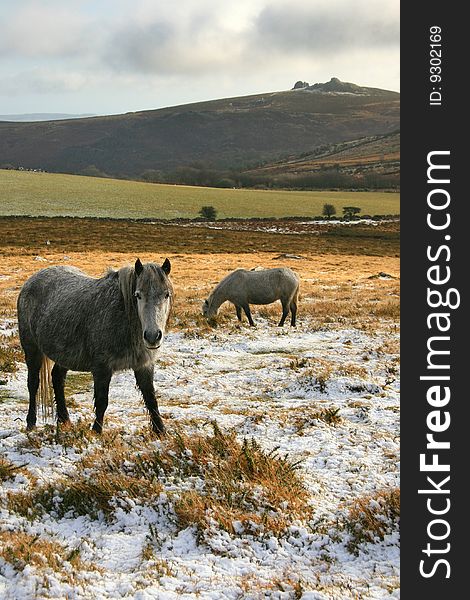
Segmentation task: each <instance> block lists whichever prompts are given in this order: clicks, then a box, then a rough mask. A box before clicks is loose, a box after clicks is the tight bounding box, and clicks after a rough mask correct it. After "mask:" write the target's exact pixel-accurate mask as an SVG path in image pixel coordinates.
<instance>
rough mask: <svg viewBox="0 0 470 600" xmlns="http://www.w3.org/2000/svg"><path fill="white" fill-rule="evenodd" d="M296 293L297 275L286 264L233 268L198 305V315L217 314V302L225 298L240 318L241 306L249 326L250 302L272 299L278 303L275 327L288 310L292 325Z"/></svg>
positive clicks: (221, 301) (282, 323) (263, 302)
mask: <svg viewBox="0 0 470 600" xmlns="http://www.w3.org/2000/svg"><path fill="white" fill-rule="evenodd" d="M298 296H299V277H298V275H297V274H296V273H294V271H291V269H288V268H287V267H281V268H277V269H261V270H259V271H258V270H257V271H247V270H245V269H237V270H236V271H232V273H230V274H229V275H227V277H225V278H224V279H222V281H221V282H220V283H219V284H218V285H217V286H216V287H215V288H214V289H213V290H212V292H211V293H210V294H209V297H208V298H207V300H205V301H204V304H203V306H202V314H203V315H204V316H205V317H207V318H208V319H213V318H214V317H215V316H216V315H217V311H218V310H219V307H220V305H221V304H222V303H223V302H225V301H226V300H228V301H229V302H232V303H233V304H234V305H235V310H236V312H237V318H238V320H239V321H241V320H242V309H243V310H244V311H245V314H246V316H247V318H248V321H249V323H250V325H254V321H253V318H252V316H251V311H250V304H271V303H272V302H275V301H276V300H280V301H281V303H282V317H281V320H280V321H279V327H282V326H283V325H284V321H285V320H286V318H287V315H288V314H289V310H290V313H291V325H292V326H293V327H295V323H296V316H297V302H298Z"/></svg>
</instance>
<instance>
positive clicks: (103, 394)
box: [93, 367, 112, 433]
mask: <svg viewBox="0 0 470 600" xmlns="http://www.w3.org/2000/svg"><path fill="white" fill-rule="evenodd" d="M111 375H112V371H111V370H110V369H108V368H106V367H103V368H101V369H97V370H96V371H93V382H94V397H95V414H96V418H95V422H94V423H93V431H95V432H96V433H101V432H102V431H103V419H104V413H105V412H106V409H107V408H108V395H109V384H110V382H111Z"/></svg>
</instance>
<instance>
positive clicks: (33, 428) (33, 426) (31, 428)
mask: <svg viewBox="0 0 470 600" xmlns="http://www.w3.org/2000/svg"><path fill="white" fill-rule="evenodd" d="M35 429H36V423H34V424H33V425H30V424H29V423H28V424H27V425H26V431H34V430H35Z"/></svg>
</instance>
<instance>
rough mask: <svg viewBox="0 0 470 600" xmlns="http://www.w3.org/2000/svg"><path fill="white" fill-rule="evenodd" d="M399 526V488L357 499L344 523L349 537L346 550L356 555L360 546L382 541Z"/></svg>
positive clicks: (384, 490) (380, 491)
mask: <svg viewBox="0 0 470 600" xmlns="http://www.w3.org/2000/svg"><path fill="white" fill-rule="evenodd" d="M399 524H400V490H399V488H391V489H383V490H379V491H378V492H376V493H375V494H373V495H369V496H363V497H362V498H357V499H356V500H355V501H354V502H353V504H352V506H351V507H350V509H349V513H348V516H347V518H346V520H345V523H344V526H345V529H346V530H347V531H348V532H349V534H350V536H351V537H350V540H349V542H348V550H349V551H350V552H352V553H353V554H356V555H357V554H358V553H359V547H360V545H361V544H363V543H375V542H380V541H382V540H383V539H384V537H385V535H387V534H390V533H392V532H393V531H397V530H398V528H399Z"/></svg>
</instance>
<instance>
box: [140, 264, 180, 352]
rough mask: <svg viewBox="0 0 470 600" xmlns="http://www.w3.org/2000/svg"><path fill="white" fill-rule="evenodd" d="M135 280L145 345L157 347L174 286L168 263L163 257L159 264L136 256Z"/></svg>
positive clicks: (161, 335) (149, 347)
mask: <svg viewBox="0 0 470 600" xmlns="http://www.w3.org/2000/svg"><path fill="white" fill-rule="evenodd" d="M134 270H135V275H136V280H135V292H134V296H135V298H136V302H137V312H138V314H139V318H140V323H141V325H142V336H143V341H144V345H145V346H146V347H147V348H148V349H149V350H156V349H157V348H159V347H160V345H161V343H162V341H163V336H164V334H165V329H166V324H167V321H168V317H169V315H170V309H171V306H172V304H173V286H172V285H171V281H170V278H169V277H168V275H169V274H170V270H171V264H170V261H169V260H168V259H167V258H166V259H165V261H164V263H163V264H162V266H161V267H159V266H157V265H155V264H153V263H147V264H145V265H143V264H142V263H141V262H140V259H137V260H136V262H135V266H134Z"/></svg>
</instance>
